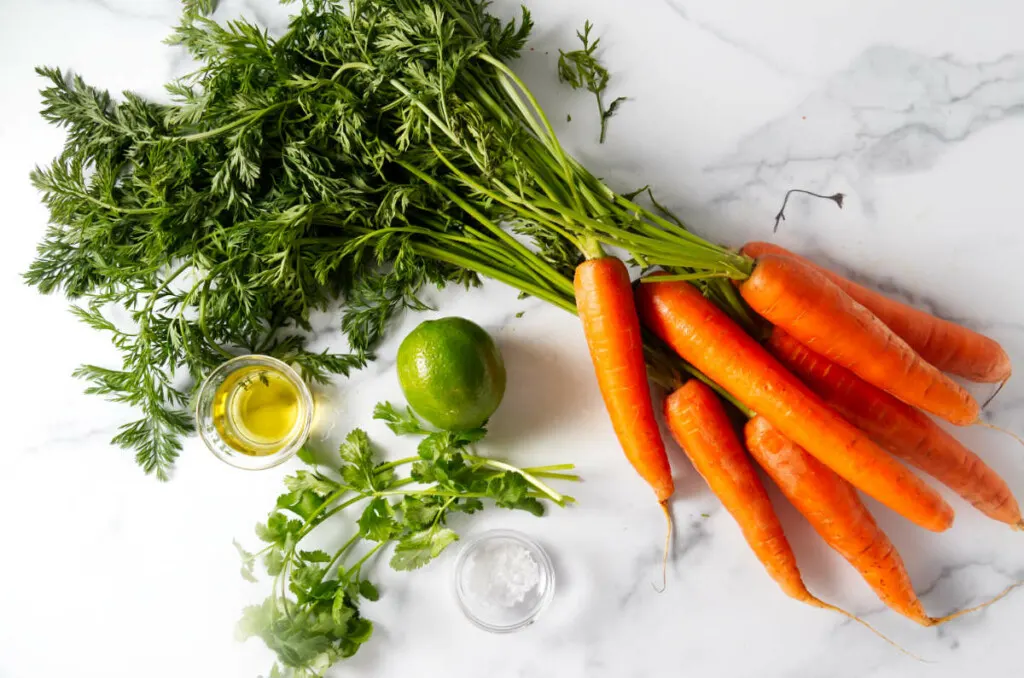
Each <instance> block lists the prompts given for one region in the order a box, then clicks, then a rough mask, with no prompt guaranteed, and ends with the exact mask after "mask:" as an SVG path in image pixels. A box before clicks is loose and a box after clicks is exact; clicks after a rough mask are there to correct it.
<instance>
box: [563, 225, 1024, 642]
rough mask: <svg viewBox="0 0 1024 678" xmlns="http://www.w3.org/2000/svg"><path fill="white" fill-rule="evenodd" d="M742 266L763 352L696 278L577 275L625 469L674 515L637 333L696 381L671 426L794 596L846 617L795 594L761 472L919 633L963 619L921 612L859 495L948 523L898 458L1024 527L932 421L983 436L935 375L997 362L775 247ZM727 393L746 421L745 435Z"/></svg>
mask: <svg viewBox="0 0 1024 678" xmlns="http://www.w3.org/2000/svg"><path fill="white" fill-rule="evenodd" d="M741 254H743V255H745V256H747V257H750V258H751V259H752V260H753V265H752V272H751V273H750V275H749V276H748V277H746V278H745V279H743V280H741V281H735V286H736V288H737V289H738V291H739V293H740V295H741V297H742V299H743V300H744V301H745V303H746V304H747V305H748V306H749V308H750V309H751V310H753V311H754V312H755V313H756V314H757V315H758V316H760V318H762V319H763V320H764V321H766V323H768V324H770V325H769V329H768V330H767V331H766V332H765V333H764V334H765V335H766V338H765V339H764V340H763V341H759V340H758V339H756V338H755V337H753V336H751V334H748V332H747V331H745V330H744V329H743V328H742V327H741V326H740V325H739V324H737V323H736V322H735V321H734V320H733V319H732V318H731V317H730V316H729V315H728V314H727V313H726V312H725V311H723V310H722V309H721V308H719V307H718V306H716V305H715V304H714V303H712V301H710V300H709V299H708V298H706V296H705V295H704V294H702V293H701V291H699V290H698V289H697V287H695V286H694V285H692V284H691V283H690V282H687V281H686V280H679V279H673V278H679V277H681V276H671V275H666V274H664V273H661V274H659V273H655V274H653V275H651V276H648V277H646V278H644V279H643V280H642V281H641V282H640V283H639V284H637V285H633V284H632V282H631V280H630V276H629V273H628V271H627V269H626V266H625V265H624V264H623V262H622V261H621V260H620V259H618V258H616V257H611V256H596V257H591V258H589V259H588V260H587V261H585V262H583V263H582V264H580V265H579V267H578V268H577V269H576V274H575V292H576V303H577V311H578V313H579V316H580V318H581V320H582V323H583V328H584V334H585V336H586V339H587V343H588V345H589V348H590V353H591V357H592V360H593V363H594V367H595V370H596V373H597V377H598V383H599V386H600V389H601V393H602V395H603V398H604V402H605V405H606V407H607V410H608V412H609V414H610V417H611V421H612V424H613V427H614V429H615V432H616V435H617V437H618V439H619V441H620V443H621V445H622V448H623V450H624V451H625V454H626V456H627V458H628V459H629V461H630V462H631V463H632V465H633V466H634V467H635V468H636V470H637V471H638V473H639V474H640V475H641V476H642V477H643V479H644V480H646V481H647V482H648V483H649V484H650V485H651V487H652V488H653V489H654V492H655V495H656V496H657V499H658V501H659V503H660V504H661V506H662V507H663V508H664V509H665V511H666V515H669V514H668V510H667V508H666V507H667V503H668V501H669V498H670V497H671V496H672V493H673V480H672V473H671V469H670V466H669V460H668V456H667V454H666V450H665V445H664V443H663V441H662V438H661V435H660V431H659V427H658V423H657V421H656V418H655V410H654V406H653V403H652V401H651V396H650V389H649V386H648V374H647V368H646V366H645V363H644V355H643V338H642V336H643V334H642V333H643V331H644V330H643V329H642V327H643V328H646V329H647V330H649V331H651V332H653V333H654V334H655V335H657V337H659V338H660V339H661V340H663V341H664V342H665V343H667V344H668V345H669V346H670V347H671V348H672V349H673V350H674V351H675V352H676V353H677V354H678V356H679V357H681V358H683V359H684V360H685V361H687V362H688V363H689V364H690V365H692V366H694V367H695V368H696V369H697V370H699V371H700V372H701V373H703V376H704V377H706V379H707V381H702V380H699V379H696V378H694V379H690V380H688V381H685V382H684V383H680V384H677V387H676V388H675V390H674V391H673V392H672V393H671V394H670V395H669V396H668V397H667V398H666V399H665V402H664V415H665V419H666V421H667V423H668V427H669V429H670V430H671V433H672V436H673V437H674V438H675V440H676V442H677V443H678V444H679V445H680V446H681V447H682V448H683V450H684V451H685V452H686V454H687V456H688V457H689V459H690V461H691V462H692V463H693V465H694V467H695V468H696V470H697V471H698V472H699V473H700V475H701V476H702V477H703V478H704V479H705V481H706V482H707V484H708V485H709V486H710V488H711V490H712V491H713V492H714V493H715V494H716V495H717V497H718V498H719V500H720V501H721V502H722V504H723V505H724V506H725V508H726V509H727V510H728V511H729V513H730V514H731V515H732V517H733V518H734V519H735V520H736V522H737V523H738V524H739V527H740V529H741V530H742V533H743V536H744V538H745V539H746V540H747V542H748V543H749V545H750V547H751V548H752V549H753V551H754V554H755V555H756V556H757V557H758V559H759V560H760V561H761V563H762V564H763V565H764V567H765V569H766V570H767V571H768V573H769V575H770V576H771V577H772V578H773V579H774V580H775V581H776V582H777V583H778V584H779V586H780V587H781V588H782V590H783V591H784V592H785V593H786V594H787V595H789V596H791V597H793V598H795V599H797V600H800V601H802V602H805V603H809V604H811V605H814V606H817V607H821V608H826V609H830V610H834V611H837V612H840V613H842V614H845V615H847V616H851V615H849V614H848V613H846V612H844V611H843V610H841V609H839V608H836V607H834V606H832V605H829V604H827V603H825V602H823V601H821V600H819V599H818V598H816V597H815V596H814V595H813V594H811V593H810V592H809V591H808V589H807V587H806V586H805V585H804V583H803V580H802V578H801V576H800V571H799V569H798V568H797V563H796V558H795V556H794V554H793V551H792V549H791V548H790V545H789V543H788V541H787V539H786V536H785V534H784V533H783V529H782V526H781V524H780V523H779V519H778V517H777V516H776V514H775V511H774V510H773V508H772V505H771V503H770V501H769V499H768V495H767V493H766V491H765V487H764V485H763V484H762V481H761V479H760V477H759V475H758V473H757V472H756V466H760V467H761V468H762V469H763V470H764V471H765V473H766V474H767V475H768V477H770V478H771V479H772V481H774V482H775V484H776V485H778V487H779V489H780V490H781V491H782V493H783V495H785V497H786V498H787V499H788V500H789V501H790V502H791V503H792V504H793V506H794V507H796V509H797V510H798V511H799V512H800V513H801V514H802V515H803V516H804V517H805V518H806V519H807V520H808V521H809V522H810V524H811V525H812V526H813V528H814V529H815V531H817V533H818V534H819V535H821V537H822V539H824V540H825V542H826V543H827V544H828V545H829V546H830V547H832V548H833V549H835V550H836V551H837V552H839V553H840V554H841V555H842V556H843V557H844V558H845V559H846V560H847V561H849V562H850V564H851V565H853V566H854V568H856V570H857V571H858V572H859V573H860V574H861V576H862V577H863V578H864V579H865V581H866V582H867V583H868V584H869V585H870V586H871V588H872V589H873V590H874V591H875V593H876V594H877V595H878V597H879V598H881V600H882V601H883V602H884V603H885V604H886V605H888V606H889V607H891V608H892V609H893V610H895V611H897V612H899V613H900V614H903V615H905V616H906V617H909V618H910V619H912V620H914V621H915V622H917V623H919V624H922V625H924V626H933V625H936V624H940V623H942V622H944V621H948V620H949V619H952V618H954V617H957V616H959V615H961V614H964V613H966V612H969V611H970V610H961V611H958V612H955V613H953V614H950V615H947V616H944V617H933V616H930V615H929V614H928V613H927V612H926V611H925V609H924V607H923V606H922V604H921V601H920V600H919V599H918V598H917V596H916V594H915V592H914V588H913V585H912V583H911V581H910V577H909V576H908V574H907V570H906V568H905V567H904V564H903V561H902V559H901V558H900V555H899V553H898V552H897V551H896V549H895V548H894V546H893V544H892V542H891V541H890V540H889V538H888V537H887V536H886V535H885V533H884V532H883V531H882V529H881V528H879V527H878V525H877V524H876V522H875V519H874V518H873V517H872V515H871V513H870V512H869V511H868V509H867V508H866V507H865V505H864V504H863V502H862V501H861V499H860V497H859V496H858V492H857V490H860V491H861V492H863V493H865V494H867V495H868V496H871V497H874V498H875V499H877V500H878V501H879V502H881V503H882V504H884V505H885V506H887V507H888V508H890V509H892V510H893V511H896V512H897V513H899V514H900V515H902V516H903V517H905V518H907V519H908V520H910V521H912V522H914V523H916V524H917V525H920V526H921V527H924V528H926V529H929V530H933V531H936V532H940V531H943V530H946V529H948V528H949V527H950V526H951V525H952V523H953V509H952V508H951V507H950V506H949V504H947V503H946V502H945V501H944V500H943V499H942V497H941V496H940V495H939V494H938V493H937V492H936V491H935V490H934V489H932V488H931V487H929V486H928V484H926V483H925V482H924V480H922V479H921V478H920V477H918V476H917V475H916V474H915V473H913V472H912V471H911V470H910V469H909V468H908V467H907V466H905V465H904V464H903V463H901V462H906V463H908V464H910V465H912V466H914V467H916V468H917V469H919V470H921V471H923V472H925V473H927V474H928V475H930V476H932V477H933V478H934V479H935V480H937V481H939V482H941V483H943V484H944V485H946V486H948V487H949V488H951V489H952V490H954V491H955V492H957V493H958V494H959V495H960V496H962V497H963V498H964V499H966V500H967V501H968V502H970V503H971V504H973V505H974V506H975V507H976V508H977V509H978V510H980V511H982V512H983V513H985V514H986V515H988V516H989V517H991V518H993V519H994V520H998V521H1001V522H1003V523H1006V524H1007V525H1009V526H1010V527H1012V528H1013V529H1021V528H1024V520H1022V517H1021V512H1020V508H1019V507H1018V505H1017V501H1016V500H1015V499H1014V497H1013V494H1012V493H1011V491H1010V488H1009V487H1008V486H1007V484H1006V483H1005V482H1004V481H1003V480H1002V479H1001V478H1000V477H999V476H998V475H997V474H996V473H995V471H993V470H992V469H991V468H989V467H988V466H986V465H985V463H984V462H983V461H982V460H981V459H980V458H979V457H978V456H977V455H976V454H974V453H973V452H972V451H970V450H969V449H967V448H966V447H964V446H963V445H962V444H961V443H960V442H958V441H957V440H956V439H955V438H954V437H953V436H951V435H949V434H948V433H947V432H946V431H944V430H943V429H942V428H941V427H940V426H939V425H938V424H936V423H935V421H933V420H932V419H931V418H930V417H929V416H928V414H932V415H935V416H937V417H939V418H942V419H944V420H946V421H949V422H951V423H953V424H956V425H960V426H966V425H972V424H982V422H981V421H980V420H979V412H980V408H979V406H978V403H977V402H976V401H975V399H974V398H973V397H972V396H971V395H970V394H969V393H968V392H967V391H966V390H964V389H963V388H962V387H960V386H959V385H958V384H957V383H955V382H954V381H953V380H952V379H950V377H949V376H947V374H946V373H950V374H954V375H957V376H960V377H963V378H965V379H969V380H972V381H977V382H989V383H998V382H1003V383H1005V381H1006V380H1007V379H1008V378H1009V377H1010V372H1011V366H1010V361H1009V358H1008V356H1007V354H1006V352H1005V351H1004V350H1003V349H1002V348H1001V347H1000V346H999V344H998V343H996V342H995V341H993V340H991V339H989V338H987V337H984V336H982V335H980V334H978V333H976V332H973V331H971V330H969V329H967V328H965V327H962V326H959V325H956V324H954V323H951V322H948V321H945V320H942V319H939V318H936V317H934V316H931V315H929V314H927V313H924V312H921V311H918V310H916V309H913V308H911V307H908V306H906V305H905V304H902V303H900V302H897V301H894V300H891V299H888V298H886V297H884V296H882V295H880V294H877V293H876V292H873V291H871V290H868V289H866V288H864V287H862V286H860V285H857V284H855V283H853V282H851V281H849V280H846V279H844V278H842V277H840V276H838V275H836V274H834V273H831V272H829V271H827V270H824V269H822V268H819V267H818V266H816V265H814V264H813V263H811V262H810V261H808V260H806V259H803V258H802V257H800V256H798V255H796V254H793V253H791V252H789V251H787V250H785V249H782V248H780V247H777V246H774V245H770V244H767V243H750V244H748V245H746V246H745V247H743V248H742V250H741ZM659 277H660V278H661V279H659ZM712 382H713V383H712ZM709 383H712V385H713V386H714V387H715V389H714V390H713V389H712V388H711V386H709ZM720 396H725V397H726V399H727V400H728V401H729V402H730V403H731V404H732V405H733V406H735V407H736V408H737V409H738V410H739V411H740V412H742V414H743V415H745V416H746V417H747V419H748V421H747V423H746V425H745V426H744V427H743V431H742V441H741V437H740V435H738V433H737V431H736V430H735V429H734V426H733V423H732V420H731V419H730V417H729V415H728V412H727V409H726V405H725V404H724V403H723V400H722V398H721V397H720ZM926 413H927V414H926ZM982 425H986V426H987V424H982ZM670 528H671V524H670ZM1010 588H1011V589H1012V588H1013V587H1010ZM1009 590H1010V589H1007V590H1006V591H1004V592H1003V593H1002V594H1000V596H998V597H997V598H996V599H998V598H999V597H1002V596H1003V595H1005V594H1006V593H1007V592H1009ZM991 602H994V600H993V601H989V603H986V604H990V603H991ZM972 609H976V608H972ZM853 618H854V619H856V617H853ZM858 621H859V620H858Z"/></svg>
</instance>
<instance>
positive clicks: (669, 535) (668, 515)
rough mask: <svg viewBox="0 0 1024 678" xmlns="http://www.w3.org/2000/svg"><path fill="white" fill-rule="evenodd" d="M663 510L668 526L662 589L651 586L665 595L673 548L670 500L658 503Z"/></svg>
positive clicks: (662, 566) (662, 561) (662, 565)
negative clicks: (670, 554) (669, 557)
mask: <svg viewBox="0 0 1024 678" xmlns="http://www.w3.org/2000/svg"><path fill="white" fill-rule="evenodd" d="M658 505H659V506H661V510H662V511H663V512H664V513H665V520H666V521H667V522H668V525H667V526H666V528H665V553H664V555H662V557H661V588H660V589H659V588H658V587H657V586H654V585H653V584H651V586H653V587H654V590H655V591H657V592H658V593H664V592H665V589H666V588H667V587H668V554H669V550H670V549H671V548H672V512H671V511H669V510H668V499H665V500H662V501H660V502H658Z"/></svg>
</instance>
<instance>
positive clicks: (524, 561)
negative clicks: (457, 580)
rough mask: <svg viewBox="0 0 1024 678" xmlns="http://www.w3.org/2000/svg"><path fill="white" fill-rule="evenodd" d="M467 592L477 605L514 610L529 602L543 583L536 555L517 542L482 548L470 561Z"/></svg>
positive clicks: (494, 544) (507, 541)
mask: <svg viewBox="0 0 1024 678" xmlns="http://www.w3.org/2000/svg"><path fill="white" fill-rule="evenodd" d="M465 581H466V584H465V590H466V593H467V594H468V595H469V596H471V597H472V598H473V599H474V600H475V602H479V603H482V604H485V605H489V606H491V607H498V608H511V607H514V606H516V605H518V604H520V603H522V602H523V601H525V600H526V599H527V596H530V594H531V592H534V591H536V590H537V588H538V586H539V585H540V583H541V569H540V565H539V564H538V563H537V561H536V560H534V559H533V554H532V553H530V551H529V550H528V549H527V548H526V547H524V546H523V545H522V544H519V543H517V542H515V541H511V540H507V539H502V540H499V541H496V542H495V543H491V544H482V545H481V546H480V547H478V548H477V549H475V550H474V551H473V552H472V553H471V554H469V558H468V560H467V561H466V571H465Z"/></svg>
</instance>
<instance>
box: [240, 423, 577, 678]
mask: <svg viewBox="0 0 1024 678" xmlns="http://www.w3.org/2000/svg"><path fill="white" fill-rule="evenodd" d="M374 418H376V419H379V420H382V421H384V422H385V423H386V424H387V426H388V427H389V428H390V429H391V430H392V431H393V432H395V433H396V434H397V435H416V436H422V440H421V441H420V443H419V445H418V447H417V454H416V456H414V457H407V458H404V459H398V460H396V461H387V462H386V461H382V460H381V459H380V457H379V455H378V453H377V450H376V449H375V447H374V445H373V444H372V443H371V441H370V439H369V437H368V436H367V435H366V433H365V432H364V431H363V430H361V429H355V430H353V431H352V432H351V433H349V434H348V436H347V437H346V438H345V440H344V442H342V444H341V445H340V447H339V450H338V453H337V455H336V456H332V458H331V459H329V460H319V461H317V460H315V459H313V458H312V457H311V456H309V455H308V454H305V453H304V454H303V455H302V457H303V460H304V461H305V462H306V463H307V464H308V466H309V468H307V469H301V470H299V471H296V472H295V473H294V474H292V475H289V476H287V477H286V478H285V481H284V482H285V487H286V489H287V490H288V491H287V492H285V493H283V494H281V495H280V496H279V497H278V498H277V502H276V505H275V507H274V510H273V511H271V513H270V515H269V516H268V517H267V520H266V521H265V522H262V523H260V524H258V525H257V526H256V536H257V538H258V539H259V540H260V541H261V542H262V543H263V544H264V546H263V547H262V548H261V549H260V550H258V551H255V552H250V551H247V550H245V549H244V548H243V547H242V546H241V545H240V544H238V543H237V542H236V544H235V547H236V548H237V549H238V551H239V554H240V555H241V559H242V569H241V574H242V576H243V577H244V578H245V579H247V580H249V581H257V578H256V569H257V565H260V566H262V570H263V571H264V572H265V573H266V575H267V576H268V577H270V578H271V580H272V581H271V587H270V595H269V596H268V597H267V598H266V600H264V601H263V602H262V603H261V604H259V605H253V606H251V607H248V608H246V610H245V611H244V613H243V616H242V619H241V620H240V621H239V624H238V636H239V638H241V639H246V638H251V637H254V636H255V637H258V638H260V639H261V640H263V642H264V643H265V644H266V645H267V647H268V648H270V649H271V650H273V651H274V653H275V654H276V655H277V662H276V664H275V665H274V667H273V670H272V671H271V673H270V675H271V676H278V677H279V678H284V677H288V678H312V677H314V676H322V675H323V673H324V671H326V670H327V669H328V668H329V667H330V666H332V665H333V664H335V663H336V662H338V661H340V660H342V659H344V658H346V657H350V656H351V655H353V654H354V653H355V652H356V651H357V650H358V649H359V647H360V646H361V645H362V644H363V643H365V642H366V641H367V640H369V639H370V636H371V634H372V632H373V624H372V622H370V621H369V620H368V619H366V618H365V617H363V616H362V615H361V614H360V611H359V604H360V602H361V601H363V600H370V601H373V600H377V598H378V596H379V591H378V590H377V588H376V586H374V584H373V583H372V582H371V581H370V580H369V579H368V578H367V576H366V570H367V569H369V566H370V564H371V563H372V562H373V561H374V559H375V556H377V554H378V553H380V552H381V551H382V550H383V549H384V548H386V547H387V546H389V545H393V546H394V548H393V552H392V555H391V559H390V566H391V567H392V568H393V569H395V570H402V571H407V570H415V569H419V568H421V567H423V566H425V565H426V564H427V563H429V562H430V561H431V560H433V559H434V558H436V557H438V556H439V555H441V553H443V552H444V550H445V549H446V548H448V546H450V545H451V544H452V543H454V542H455V541H457V540H458V538H459V537H458V534H457V533H456V532H455V531H454V530H453V529H452V527H451V526H450V525H449V521H450V520H451V518H453V517H454V516H456V515H458V514H473V513H477V512H478V511H482V510H483V509H484V508H485V506H486V505H487V504H493V505H495V506H498V507H501V508H507V509H516V510H522V511H527V512H529V513H532V514H534V515H537V516H540V515H543V514H544V508H545V502H552V503H555V504H558V505H559V506H566V505H568V504H570V503H573V502H574V501H575V499H573V498H572V497H570V496H568V495H564V494H561V493H559V492H557V491H556V490H554V489H553V488H551V487H550V486H549V485H548V484H547V483H546V482H545V481H546V480H564V481H575V480H579V477H578V476H576V475H575V474H573V473H571V471H572V470H573V465H572V464H557V465H553V466H543V467H535V468H525V469H524V468H517V467H515V466H513V465H511V464H508V463H506V462H503V461H499V460H495V459H490V458H488V457H484V456H480V455H477V454H475V453H474V452H473V446H474V444H475V443H477V442H479V441H480V440H482V439H483V437H484V436H485V435H486V433H487V431H486V429H484V428H477V429H472V430H469V431H433V430H430V429H428V428H426V427H425V426H424V425H423V423H422V422H421V421H420V420H419V418H417V417H416V415H415V414H414V413H413V412H412V410H410V409H408V408H406V409H404V410H400V409H398V408H396V407H395V406H393V405H392V404H390V403H380V404H378V405H377V407H376V408H375V410H374ZM406 467H407V468H408V469H409V471H408V475H406V476H404V477H402V476H400V475H399V473H398V471H399V469H402V468H406ZM324 524H329V525H330V530H329V531H330V532H334V533H342V532H344V531H345V526H346V525H347V526H348V527H349V529H350V530H352V534H351V536H350V537H349V538H348V539H347V540H346V541H345V542H344V543H342V544H341V545H340V546H338V547H337V549H336V550H335V551H334V553H333V554H332V553H328V552H327V551H323V550H320V549H315V550H305V549H303V543H304V541H305V540H306V539H307V538H308V537H309V536H310V535H311V534H312V533H313V532H314V531H315V530H317V528H318V527H320V526H322V525H324Z"/></svg>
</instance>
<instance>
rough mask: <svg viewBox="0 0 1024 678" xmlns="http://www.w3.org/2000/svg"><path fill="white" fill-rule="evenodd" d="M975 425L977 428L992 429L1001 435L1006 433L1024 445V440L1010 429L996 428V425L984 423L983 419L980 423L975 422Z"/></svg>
mask: <svg viewBox="0 0 1024 678" xmlns="http://www.w3.org/2000/svg"><path fill="white" fill-rule="evenodd" d="M974 425H975V426H984V427H985V428H990V429H992V430H993V431H999V432H1000V433H1005V434H1006V435H1008V436H1010V437H1011V438H1013V439H1014V440H1016V441H1017V442H1018V443H1020V444H1021V445H1024V438H1021V437H1020V436H1019V435H1017V434H1016V433H1014V432H1013V431H1010V430H1009V429H1005V428H1002V427H1000V426H996V425H995V424H990V423H988V422H987V421H982V420H981V419H979V420H978V421H976V422H974Z"/></svg>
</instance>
